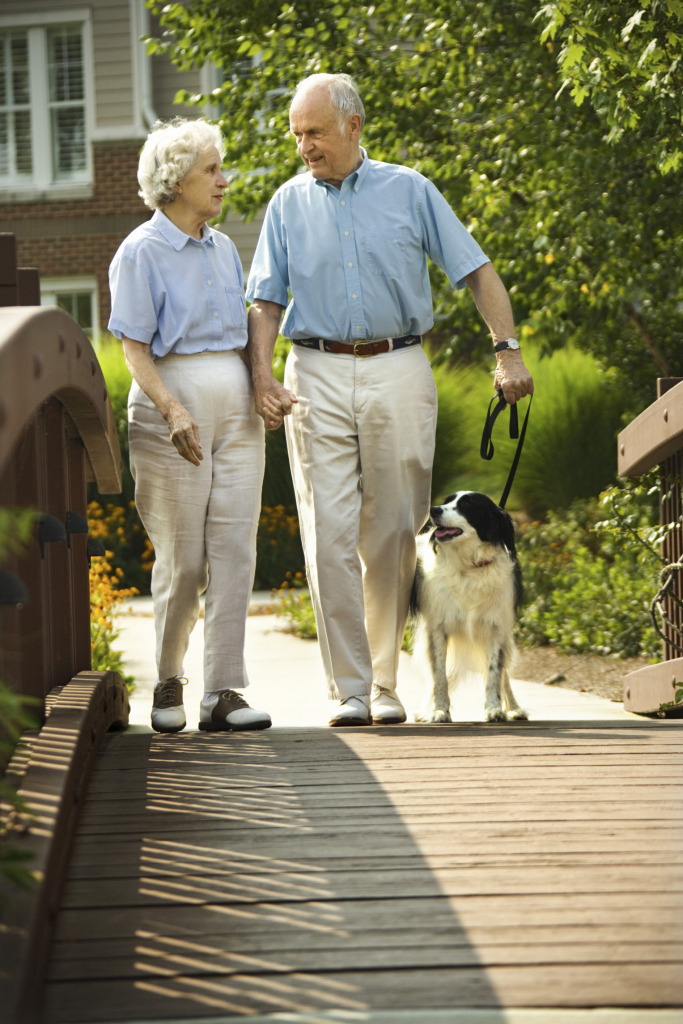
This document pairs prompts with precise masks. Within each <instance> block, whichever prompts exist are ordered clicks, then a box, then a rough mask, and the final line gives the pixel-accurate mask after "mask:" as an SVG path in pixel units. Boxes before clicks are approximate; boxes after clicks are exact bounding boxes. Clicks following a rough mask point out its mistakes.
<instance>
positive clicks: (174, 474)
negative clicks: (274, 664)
mask: <svg viewBox="0 0 683 1024" xmlns="http://www.w3.org/2000/svg"><path fill="white" fill-rule="evenodd" d="M155 366H156V368H157V370H158V371H159V374H160V376H161V379H162V380H163V382H164V384H165V385H166V387H167V388H168V389H169V391H170V392H171V393H172V394H173V395H174V396H175V397H176V398H177V399H178V400H179V401H180V402H182V404H183V405H184V406H185V407H186V409H188V410H189V411H190V413H191V414H192V416H193V418H194V420H195V422H196V423H197V425H198V427H199V440H200V443H201V445H202V452H203V455H204V459H203V461H202V462H201V463H200V465H199V466H193V465H192V463H190V462H188V461H187V460H186V459H183V458H182V457H181V456H180V455H179V454H178V452H177V451H176V449H175V447H174V446H173V444H172V442H171V440H170V438H169V431H168V425H167V423H166V422H165V420H164V419H163V417H162V416H161V414H160V413H159V411H158V410H157V408H156V406H155V405H154V404H153V403H152V402H151V401H150V400H149V398H147V396H146V395H145V394H144V392H143V391H141V389H140V388H139V387H138V385H137V384H136V383H135V382H133V385H132V387H131V390H130V395H129V398H128V424H129V428H128V429H129V444H130V466H131V471H132V473H133V476H134V478H135V502H136V505H137V508H138V512H139V513H140V518H141V519H142V522H143V523H144V526H145V529H146V530H147V533H148V534H149V538H150V540H151V541H152V544H153V545H154V551H155V554H156V561H155V563H154V569H153V571H152V597H153V599H154V625H155V631H156V661H157V674H158V678H159V679H160V680H163V679H170V678H171V677H172V676H182V675H183V659H184V657H185V654H186V652H187V647H188V643H189V639H190V633H191V632H192V630H193V628H194V626H195V624H196V622H197V619H198V617H199V609H200V605H199V596H200V594H201V593H202V592H203V591H204V590H206V601H205V609H204V690H205V692H207V693H209V692H211V691H214V690H221V689H226V688H229V689H233V688H242V687H245V686H248V679H247V675H246V670H245V665H244V634H245V623H246V618H247V613H248V609H249V600H250V596H251V590H252V587H253V585H254V571H255V564H256V531H257V527H258V519H259V513H260V509H261V488H262V484H263V470H264V463H265V443H264V428H263V420H262V419H261V417H260V416H258V415H257V414H256V412H255V411H254V401H253V392H252V386H251V377H250V374H249V371H248V369H247V367H246V366H245V364H244V362H243V361H242V359H241V358H240V356H239V355H238V353H237V352H202V353H201V354H199V355H171V356H166V357H165V358H164V359H159V360H157V362H156V363H155Z"/></svg>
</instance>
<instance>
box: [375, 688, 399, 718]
mask: <svg viewBox="0 0 683 1024" xmlns="http://www.w3.org/2000/svg"><path fill="white" fill-rule="evenodd" d="M370 712H371V715H372V724H373V725H398V724H399V723H400V722H405V720H406V710H405V708H404V707H403V705H402V704H401V702H400V700H399V699H398V697H397V696H396V691H395V690H387V689H385V688H384V687H383V686H373V688H372V704H371V705H370Z"/></svg>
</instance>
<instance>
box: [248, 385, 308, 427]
mask: <svg viewBox="0 0 683 1024" xmlns="http://www.w3.org/2000/svg"><path fill="white" fill-rule="evenodd" d="M253 381H254V405H255V407H256V412H257V413H258V414H259V416H262V417H263V422H264V424H265V427H266V430H277V428H278V427H279V426H281V425H282V422H283V420H284V418H285V416H289V414H290V413H291V411H292V406H293V405H294V404H295V403H296V402H298V398H297V397H296V395H295V394H294V393H293V392H292V391H288V390H287V388H285V387H283V386H282V384H280V382H279V381H278V380H276V378H275V377H272V378H271V379H270V380H267V379H263V378H259V377H254V378H253Z"/></svg>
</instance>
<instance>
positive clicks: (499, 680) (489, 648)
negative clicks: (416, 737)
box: [410, 491, 527, 722]
mask: <svg viewBox="0 0 683 1024" xmlns="http://www.w3.org/2000/svg"><path fill="white" fill-rule="evenodd" d="M521 599H522V574H521V571H520V568H519V564H518V562H517V554H516V551H515V530H514V525H513V523H512V520H511V519H510V516H509V515H508V514H507V512H505V510H504V509H502V508H500V507H499V506H498V505H496V504H495V503H494V502H493V501H492V500H491V499H490V498H489V497H487V496H486V495H485V494H480V493H479V492H477V491H459V492H458V493H457V494H451V495H450V496H449V497H448V498H446V500H445V502H444V503H443V505H435V506H433V508H431V509H430V510H429V520H428V521H427V524H426V525H425V526H424V527H423V529H422V530H421V531H420V534H419V536H418V538H417V568H416V571H415V580H414V582H413V590H412V594H411V601H410V613H411V617H412V620H413V622H414V624H415V626H416V634H415V655H416V657H417V659H418V660H419V661H422V662H424V663H426V665H428V667H429V670H430V673H431V681H432V685H431V692H430V694H429V702H428V705H427V707H426V709H425V712H424V713H423V714H421V715H418V716H417V717H416V720H417V721H418V722H450V721H451V716H450V694H449V689H450V690H453V689H454V688H455V685H456V684H457V682H458V678H459V677H460V676H461V674H463V673H464V672H467V671H474V672H477V673H479V674H480V675H482V676H484V678H485V713H486V721H487V722H505V721H507V720H514V719H525V718H527V714H526V712H524V711H523V710H522V708H520V706H519V704H518V703H517V701H516V700H515V698H514V695H513V693H512V689H511V687H510V675H509V670H510V665H511V662H512V659H513V657H514V653H515V647H514V640H513V631H514V626H515V618H516V612H517V608H518V607H519V604H520V602H521Z"/></svg>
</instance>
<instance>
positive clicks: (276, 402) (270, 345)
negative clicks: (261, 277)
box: [247, 299, 298, 430]
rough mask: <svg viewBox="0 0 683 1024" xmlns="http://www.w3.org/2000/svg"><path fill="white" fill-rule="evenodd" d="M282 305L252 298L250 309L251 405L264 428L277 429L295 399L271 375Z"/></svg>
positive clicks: (294, 396)
mask: <svg viewBox="0 0 683 1024" xmlns="http://www.w3.org/2000/svg"><path fill="white" fill-rule="evenodd" d="M282 310H283V307H282V306H279V305H278V304H277V303H276V302H267V301H266V300H265V299H254V301H253V303H252V304H251V307H250V309H249V316H248V326H249V339H248V341H247V356H248V358H249V363H250V366H251V379H252V383H253V385H254V405H255V407H256V412H257V413H258V414H259V416H262V417H263V422H264V423H265V426H266V430H276V429H277V427H279V426H280V425H281V424H282V421H283V420H284V418H285V416H289V414H290V412H291V411H292V406H293V405H294V403H295V402H298V398H297V397H296V395H295V394H294V393H293V392H292V391H288V390H287V388H285V387H283V386H282V384H280V382H279V380H277V379H276V377H275V376H274V374H273V352H274V351H275V340H276V338H277V332H278V329H279V325H280V318H281V316H282Z"/></svg>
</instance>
